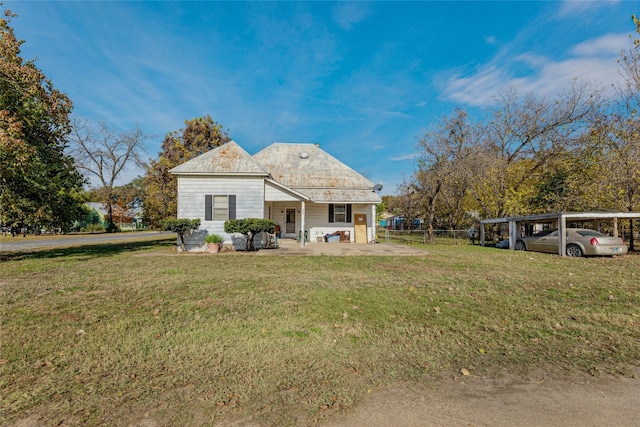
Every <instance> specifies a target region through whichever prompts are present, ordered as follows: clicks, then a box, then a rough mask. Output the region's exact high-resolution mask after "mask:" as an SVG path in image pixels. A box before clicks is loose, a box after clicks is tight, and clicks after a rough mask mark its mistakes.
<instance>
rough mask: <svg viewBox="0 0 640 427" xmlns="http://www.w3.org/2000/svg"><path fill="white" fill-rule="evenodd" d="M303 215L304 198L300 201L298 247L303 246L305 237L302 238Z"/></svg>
mask: <svg viewBox="0 0 640 427" xmlns="http://www.w3.org/2000/svg"><path fill="white" fill-rule="evenodd" d="M304 216H305V204H304V200H302V201H301V202H300V247H301V248H304V245H305V240H306V239H305V238H304Z"/></svg>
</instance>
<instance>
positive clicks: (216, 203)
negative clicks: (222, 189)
mask: <svg viewBox="0 0 640 427" xmlns="http://www.w3.org/2000/svg"><path fill="white" fill-rule="evenodd" d="M235 218H236V196H235V195H234V194H230V195H217V194H216V195H206V196H204V220H205V221H226V220H228V219H235Z"/></svg>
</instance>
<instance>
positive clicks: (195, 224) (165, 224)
mask: <svg viewBox="0 0 640 427" xmlns="http://www.w3.org/2000/svg"><path fill="white" fill-rule="evenodd" d="M160 226H161V228H162V230H164V231H172V232H174V233H178V237H180V248H181V249H182V250H183V251H184V235H185V234H187V233H188V232H190V231H193V230H197V229H198V228H200V219H189V218H178V219H175V218H168V219H165V220H163V221H161V222H160Z"/></svg>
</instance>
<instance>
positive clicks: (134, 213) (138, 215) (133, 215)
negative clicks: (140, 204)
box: [77, 202, 142, 231]
mask: <svg viewBox="0 0 640 427" xmlns="http://www.w3.org/2000/svg"><path fill="white" fill-rule="evenodd" d="M85 204H86V206H87V207H88V208H89V210H90V212H91V213H90V214H89V221H90V222H91V223H93V224H98V223H100V224H104V223H106V221H107V217H108V215H109V212H108V210H107V208H106V206H105V204H104V203H97V202H87V203H85ZM111 214H112V216H113V223H114V224H116V225H117V226H118V227H119V228H120V229H121V230H123V231H124V230H136V229H137V228H139V227H140V226H141V225H142V209H141V208H137V209H124V208H123V207H122V206H120V205H117V204H114V205H112V206H111ZM77 225H78V226H79V227H86V226H87V225H88V224H87V220H84V221H81V222H79V223H78V224H77Z"/></svg>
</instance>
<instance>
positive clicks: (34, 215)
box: [0, 10, 83, 229]
mask: <svg viewBox="0 0 640 427" xmlns="http://www.w3.org/2000/svg"><path fill="white" fill-rule="evenodd" d="M15 16H16V15H15V14H13V13H11V11H9V10H6V11H5V12H4V18H2V19H0V223H2V224H5V225H10V226H13V227H17V226H35V227H39V226H42V225H49V226H52V227H60V228H62V229H67V228H68V227H69V226H70V225H71V224H72V223H73V221H74V220H75V219H76V218H77V217H78V216H79V215H81V212H82V184H83V181H82V176H81V175H80V174H79V173H78V172H77V171H76V169H75V167H74V165H73V160H72V159H71V158H70V157H69V156H67V155H65V153H64V149H65V137H66V135H67V134H68V133H69V129H70V128H69V114H70V112H71V109H72V103H71V101H70V100H69V98H67V96H66V95H65V94H63V93H61V92H59V91H58V90H56V89H54V87H53V83H52V82H51V81H50V80H49V79H47V78H46V77H45V75H44V74H43V73H42V72H41V71H40V70H39V69H38V68H37V67H36V66H35V64H34V62H33V61H24V60H23V59H22V58H21V57H20V46H21V45H22V44H23V43H24V41H19V40H17V39H16V37H15V34H14V32H13V29H12V28H11V27H10V26H9V23H10V20H11V18H14V17H15Z"/></svg>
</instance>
